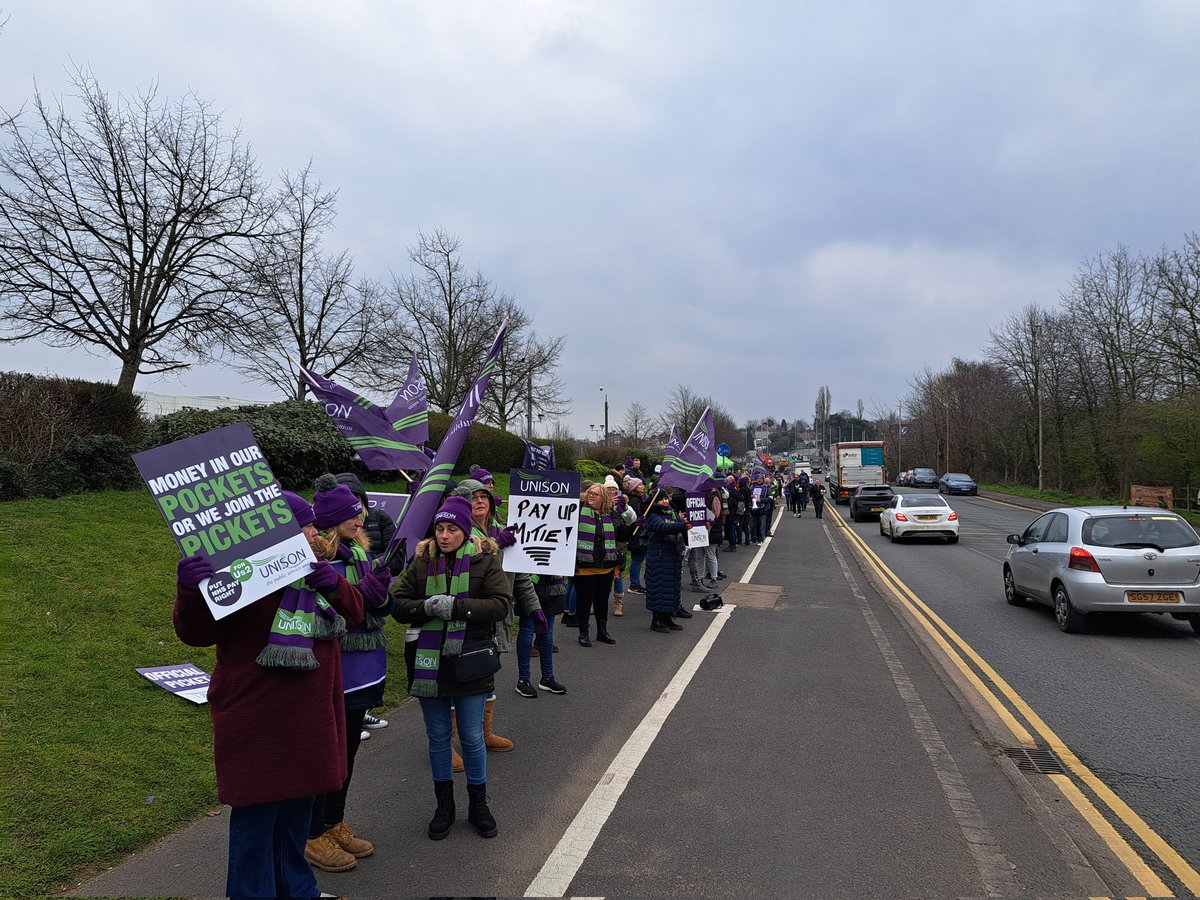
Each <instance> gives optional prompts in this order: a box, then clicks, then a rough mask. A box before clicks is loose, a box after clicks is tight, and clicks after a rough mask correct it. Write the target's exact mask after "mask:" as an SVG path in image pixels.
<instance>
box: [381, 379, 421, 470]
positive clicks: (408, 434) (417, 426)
mask: <svg viewBox="0 0 1200 900" xmlns="http://www.w3.org/2000/svg"><path fill="white" fill-rule="evenodd" d="M387 419H388V421H389V422H391V423H392V430H393V431H394V432H396V436H397V439H398V440H403V441H406V442H408V443H410V444H418V445H421V444H424V443H425V442H426V441H427V440H429V395H428V394H427V393H426V392H425V379H424V378H422V377H421V369H420V367H419V366H418V365H417V358H416V356H413V358H412V359H410V360H409V361H408V377H407V378H405V379H404V384H403V385H401V387H400V390H398V391H397V392H396V399H395V400H393V401H392V402H391V404H390V405H389V406H388V408H387ZM405 468H416V466H406V467H405Z"/></svg>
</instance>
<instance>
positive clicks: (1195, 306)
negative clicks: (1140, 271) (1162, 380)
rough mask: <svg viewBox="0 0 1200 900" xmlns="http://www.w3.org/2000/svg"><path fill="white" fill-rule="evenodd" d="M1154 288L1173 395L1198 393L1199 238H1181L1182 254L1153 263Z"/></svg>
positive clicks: (1190, 236) (1192, 234) (1199, 335)
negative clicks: (1162, 315) (1163, 320)
mask: <svg viewBox="0 0 1200 900" xmlns="http://www.w3.org/2000/svg"><path fill="white" fill-rule="evenodd" d="M1154 266H1155V282H1156V283H1155V288H1156V290H1157V291H1158V293H1159V296H1160V308H1161V309H1162V310H1163V311H1164V312H1165V314H1166V316H1167V327H1165V328H1164V329H1163V332H1162V341H1163V344H1164V345H1165V347H1166V349H1167V350H1168V351H1169V353H1170V355H1171V358H1172V359H1171V364H1170V366H1169V367H1168V368H1169V371H1170V375H1169V377H1172V380H1174V381H1175V391H1176V393H1178V394H1185V393H1187V392H1189V391H1196V390H1200V234H1198V233H1197V232H1194V231H1193V232H1192V233H1190V234H1188V235H1187V236H1186V237H1185V238H1184V246H1183V249H1182V250H1176V251H1174V252H1171V253H1167V252H1165V251H1164V252H1163V253H1162V254H1161V255H1160V256H1159V257H1158V259H1157V260H1155V264H1154Z"/></svg>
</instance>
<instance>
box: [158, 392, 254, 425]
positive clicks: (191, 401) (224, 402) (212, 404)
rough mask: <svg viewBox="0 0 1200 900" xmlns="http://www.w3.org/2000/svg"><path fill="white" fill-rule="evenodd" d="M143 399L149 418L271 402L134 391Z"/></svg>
mask: <svg viewBox="0 0 1200 900" xmlns="http://www.w3.org/2000/svg"><path fill="white" fill-rule="evenodd" d="M134 393H135V394H137V395H138V396H139V397H141V398H142V412H143V414H145V415H146V416H148V417H149V418H151V419H153V418H155V417H156V416H165V415H167V414H168V413H173V412H179V411H180V410H181V409H224V408H225V407H227V406H266V405H267V404H268V403H272V402H274V401H271V400H239V399H238V398H237V397H180V396H176V395H173V394H156V393H155V392H154V391H134Z"/></svg>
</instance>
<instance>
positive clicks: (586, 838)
mask: <svg viewBox="0 0 1200 900" xmlns="http://www.w3.org/2000/svg"><path fill="white" fill-rule="evenodd" d="M764 546H765V545H764ZM743 580H744V579H743ZM736 608H737V607H736V606H735V605H728V606H724V607H722V608H721V609H719V610H717V611H715V612H714V613H712V614H711V615H712V616H713V620H712V622H710V623H709V626H708V630H707V631H705V632H704V635H703V637H701V638H700V640H699V641H698V642H697V643H696V646H695V647H693V648H692V652H691V653H689V654H688V658H687V659H686V660H684V662H683V665H682V666H680V667H679V671H678V672H676V673H675V677H674V678H672V679H671V683H670V684H668V685H667V687H666V690H664V691H663V692H662V694H661V695H660V696H659V698H658V700H657V701H656V702H655V704H654V706H653V707H651V709H650V711H649V712H648V713H646V717H645V718H644V719H642V721H641V723H640V724H639V725H638V727H637V728H635V729H634V731H633V734H631V735H630V736H629V740H627V741H626V742H625V746H623V747H622V748H621V749H620V751H619V752H618V753H617V755H616V757H615V758H614V759H613V761H612V763H611V764H610V765H609V767H608V771H607V772H605V773H604V775H603V776H602V777H601V779H600V781H599V782H598V783H597V784H596V786H595V787H594V788H593V789H592V793H591V794H590V795H589V796H588V798H587V800H586V801H584V804H583V806H582V807H581V808H580V810H579V812H578V813H576V815H575V818H574V820H572V822H571V824H570V825H569V826H567V830H566V832H565V833H564V834H563V836H562V838H561V839H560V840H559V842H558V845H557V846H555V848H554V850H552V851H551V853H550V856H549V857H548V858H547V859H546V862H545V865H543V866H542V869H541V871H540V872H538V874H537V876H536V877H535V878H534V879H533V881H532V883H530V885H529V887H528V888H527V889H526V890H525V896H526V897H563V896H566V892H567V889H568V888H569V887H570V886H571V882H572V881H573V880H574V879H575V876H576V874H577V873H578V872H579V868H580V866H582V865H583V863H584V861H585V860H586V859H587V856H588V853H589V852H591V849H592V845H593V844H594V843H595V842H596V838H597V837H598V836H599V835H600V830H601V829H602V828H603V827H604V823H605V822H607V821H608V817H609V816H610V815H612V812H613V810H614V809H616V806H617V801H618V800H620V799H621V795H622V794H623V793H624V792H625V788H626V786H627V785H628V784H629V782H630V781H632V780H633V776H634V773H636V772H637V768H638V766H639V765H640V764H641V761H642V758H643V757H644V756H645V755H646V752H647V751H648V750H649V749H650V745H651V744H653V743H654V739H655V738H656V737H658V733H659V732H660V731H662V727H663V725H664V724H666V721H667V716H669V715H670V714H671V711H672V710H673V709H674V708H675V704H677V703H678V702H679V698H680V697H682V696H683V692H684V690H685V689H686V688H687V686H688V684H689V683H690V682H691V680H692V676H693V675H695V674H696V672H697V670H698V669H699V668H700V664H701V663H702V662H704V657H706V656H707V655H708V651H709V650H711V649H712V646H713V644H714V643H715V642H716V640H717V635H719V634H720V633H721V629H722V628H724V627H725V624H726V623H727V622H728V621H729V617H730V615H732V614H733V611H734V610H735V609H736Z"/></svg>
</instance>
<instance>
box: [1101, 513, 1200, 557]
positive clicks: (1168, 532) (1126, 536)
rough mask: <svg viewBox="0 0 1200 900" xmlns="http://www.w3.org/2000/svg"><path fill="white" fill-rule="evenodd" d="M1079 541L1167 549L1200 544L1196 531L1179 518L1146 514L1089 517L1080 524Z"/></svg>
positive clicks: (1113, 545) (1162, 514) (1106, 545)
mask: <svg viewBox="0 0 1200 900" xmlns="http://www.w3.org/2000/svg"><path fill="white" fill-rule="evenodd" d="M1082 536H1083V542H1084V543H1085V544H1091V545H1092V546H1095V547H1124V548H1128V549H1131V550H1132V549H1137V548H1139V547H1147V548H1150V547H1153V548H1154V549H1156V550H1170V549H1172V548H1175V547H1193V546H1196V545H1198V544H1200V538H1198V537H1197V536H1196V531H1195V529H1194V528H1192V526H1191V525H1189V524H1188V523H1187V522H1185V521H1184V520H1183V519H1181V518H1180V517H1179V516H1175V515H1168V514H1166V513H1158V514H1156V513H1146V514H1145V515H1136V516H1092V517H1091V518H1089V519H1087V520H1086V521H1085V522H1084V523H1083V532H1082Z"/></svg>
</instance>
